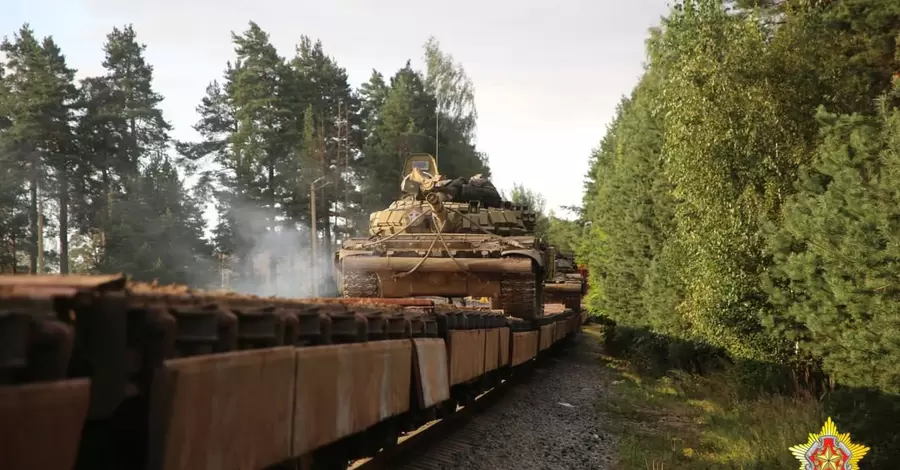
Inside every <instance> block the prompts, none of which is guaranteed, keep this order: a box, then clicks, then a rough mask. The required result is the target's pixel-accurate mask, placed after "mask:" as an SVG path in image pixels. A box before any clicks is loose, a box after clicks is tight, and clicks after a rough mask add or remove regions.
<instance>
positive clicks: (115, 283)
mask: <svg viewBox="0 0 900 470" xmlns="http://www.w3.org/2000/svg"><path fill="white" fill-rule="evenodd" d="M125 282H126V279H125V276H123V275H122V274H111V275H90V276H79V275H74V274H69V275H59V274H41V275H32V274H0V288H3V287H7V286H12V287H18V286H47V287H51V286H52V287H74V288H76V289H98V290H106V289H121V288H123V287H125Z"/></svg>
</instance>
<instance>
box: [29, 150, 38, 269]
mask: <svg viewBox="0 0 900 470" xmlns="http://www.w3.org/2000/svg"><path fill="white" fill-rule="evenodd" d="M36 159H37V153H32V156H31V175H30V178H29V179H30V181H29V193H30V194H29V195H30V197H31V204H29V206H28V231H29V233H28V238H29V240H28V241H29V242H30V243H29V247H28V261H29V269H30V271H31V274H37V272H38V187H37V179H38V169H37V162H36V161H35V160H36Z"/></svg>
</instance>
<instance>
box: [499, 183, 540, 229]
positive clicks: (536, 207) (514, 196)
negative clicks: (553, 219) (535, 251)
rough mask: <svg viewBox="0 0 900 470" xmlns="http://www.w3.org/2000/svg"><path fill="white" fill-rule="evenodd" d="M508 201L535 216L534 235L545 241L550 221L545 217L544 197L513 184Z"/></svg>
mask: <svg viewBox="0 0 900 470" xmlns="http://www.w3.org/2000/svg"><path fill="white" fill-rule="evenodd" d="M509 200H510V201H512V202H513V203H515V204H522V205H524V206H526V207H528V209H529V210H532V211H534V212H535V214H537V220H536V222H535V227H534V234H535V236H536V237H538V238H543V239H545V240H546V239H547V235H548V233H549V230H550V219H549V218H548V217H547V213H546V208H547V200H546V199H544V196H543V195H542V194H540V193H536V192H534V191H532V190H530V189H528V188H526V187H525V186H524V185H523V184H521V183H513V187H512V189H511V190H510V191H509Z"/></svg>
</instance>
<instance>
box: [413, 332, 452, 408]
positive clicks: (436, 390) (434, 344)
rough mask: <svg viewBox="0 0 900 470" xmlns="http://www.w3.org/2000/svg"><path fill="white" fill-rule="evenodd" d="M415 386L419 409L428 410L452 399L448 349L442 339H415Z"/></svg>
mask: <svg viewBox="0 0 900 470" xmlns="http://www.w3.org/2000/svg"><path fill="white" fill-rule="evenodd" d="M412 341H413V347H414V349H415V356H414V365H415V369H414V371H415V376H414V378H415V381H416V383H415V386H416V393H417V397H416V398H417V399H418V401H419V407H420V408H421V409H427V408H430V407H432V406H434V405H437V404H438V403H441V402H443V401H444V400H447V399H449V398H450V382H449V379H450V373H449V371H448V369H447V364H448V362H447V348H446V344H445V343H444V340H443V339H442V338H415V339H413V340H412Z"/></svg>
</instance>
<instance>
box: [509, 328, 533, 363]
mask: <svg viewBox="0 0 900 470" xmlns="http://www.w3.org/2000/svg"><path fill="white" fill-rule="evenodd" d="M512 342H513V345H512V365H513V366H518V365H521V364H524V363H525V362H527V361H530V360H531V359H534V357H535V356H537V352H538V332H537V331H522V332H515V333H513V334H512Z"/></svg>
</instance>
